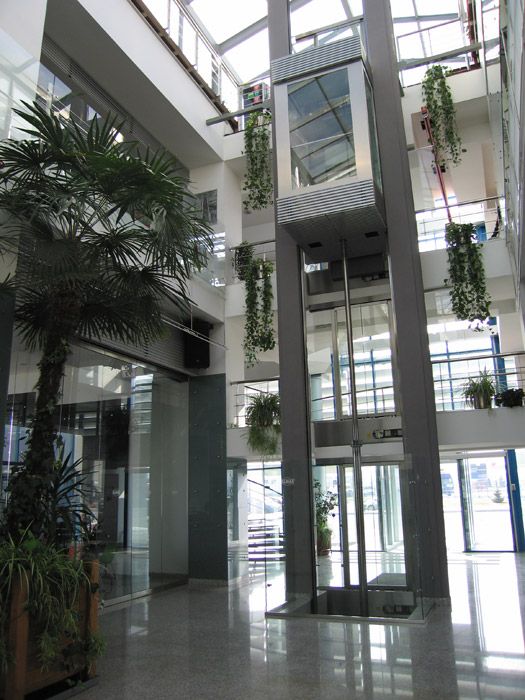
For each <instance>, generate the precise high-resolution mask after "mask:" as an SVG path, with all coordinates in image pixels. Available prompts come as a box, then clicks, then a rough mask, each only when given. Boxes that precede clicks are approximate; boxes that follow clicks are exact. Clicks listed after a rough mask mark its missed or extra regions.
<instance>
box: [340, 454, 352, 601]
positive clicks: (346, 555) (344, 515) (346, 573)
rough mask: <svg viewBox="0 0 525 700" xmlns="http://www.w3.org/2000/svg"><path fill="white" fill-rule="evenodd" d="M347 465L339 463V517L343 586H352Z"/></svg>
mask: <svg viewBox="0 0 525 700" xmlns="http://www.w3.org/2000/svg"><path fill="white" fill-rule="evenodd" d="M345 469H346V467H345V466H343V465H342V464H338V465H337V481H338V484H339V519H340V521H341V549H342V550H343V586H344V587H345V588H350V584H351V581H350V543H349V540H348V503H347V500H346V471H345Z"/></svg>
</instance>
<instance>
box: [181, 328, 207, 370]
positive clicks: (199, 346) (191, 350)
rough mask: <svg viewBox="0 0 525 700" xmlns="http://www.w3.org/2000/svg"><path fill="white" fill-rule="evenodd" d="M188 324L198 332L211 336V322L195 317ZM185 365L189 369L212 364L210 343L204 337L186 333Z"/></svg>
mask: <svg viewBox="0 0 525 700" xmlns="http://www.w3.org/2000/svg"><path fill="white" fill-rule="evenodd" d="M188 326H189V327H190V328H192V330H194V331H195V332H196V333H200V335H203V336H205V337H206V338H209V337H210V328H211V324H210V323H208V322H207V321H201V320H200V319H198V318H194V319H193V322H192V323H191V324H189V323H188ZM184 366H185V367H188V369H208V367H209V366H210V344H209V343H208V341H207V340H204V339H203V338H198V337H197V336H196V335H192V334H191V333H184Z"/></svg>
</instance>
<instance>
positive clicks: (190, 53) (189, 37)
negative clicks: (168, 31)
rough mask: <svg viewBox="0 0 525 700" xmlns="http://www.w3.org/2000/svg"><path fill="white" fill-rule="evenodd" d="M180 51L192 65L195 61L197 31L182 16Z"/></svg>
mask: <svg viewBox="0 0 525 700" xmlns="http://www.w3.org/2000/svg"><path fill="white" fill-rule="evenodd" d="M181 48H182V52H183V53H184V55H185V56H186V58H187V59H188V61H189V62H190V63H191V64H192V65H196V63H197V33H196V31H195V29H194V28H193V26H192V25H191V23H190V22H189V21H188V20H187V19H186V17H183V18H182V47H181Z"/></svg>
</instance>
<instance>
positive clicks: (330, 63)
mask: <svg viewBox="0 0 525 700" xmlns="http://www.w3.org/2000/svg"><path fill="white" fill-rule="evenodd" d="M363 55H364V52H363V46H362V44H361V38H360V37H359V36H352V37H349V38H348V39H343V40H341V41H335V42H334V43H332V44H324V46H316V47H314V48H312V49H306V50H305V51H301V52H300V53H296V54H293V55H291V56H284V57H283V58H278V59H277V60H275V61H272V68H271V74H272V82H273V83H283V82H286V81H288V80H292V79H293V78H298V77H300V76H302V75H306V74H308V73H315V72H317V71H319V70H322V69H324V68H332V67H334V66H338V65H341V64H344V63H350V62H351V61H356V60H358V59H362V58H363Z"/></svg>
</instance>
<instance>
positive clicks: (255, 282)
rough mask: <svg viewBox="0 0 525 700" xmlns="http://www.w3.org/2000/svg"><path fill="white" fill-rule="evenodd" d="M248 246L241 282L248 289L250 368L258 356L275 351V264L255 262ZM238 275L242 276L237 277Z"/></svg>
mask: <svg viewBox="0 0 525 700" xmlns="http://www.w3.org/2000/svg"><path fill="white" fill-rule="evenodd" d="M247 251H248V248H247V247H246V246H245V247H244V250H243V254H244V257H243V267H242V273H241V274H242V278H243V281H244V286H245V298H244V305H245V321H244V342H243V347H244V355H245V358H246V363H247V365H248V366H249V367H251V366H253V365H254V364H255V362H256V361H257V353H258V352H267V351H268V350H273V348H274V347H275V332H274V329H273V311H272V301H273V289H272V279H271V276H272V272H273V264H272V263H271V262H270V261H269V260H262V259H261V258H253V249H252V251H250V253H248V252H247ZM237 274H239V272H238V273H237Z"/></svg>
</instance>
